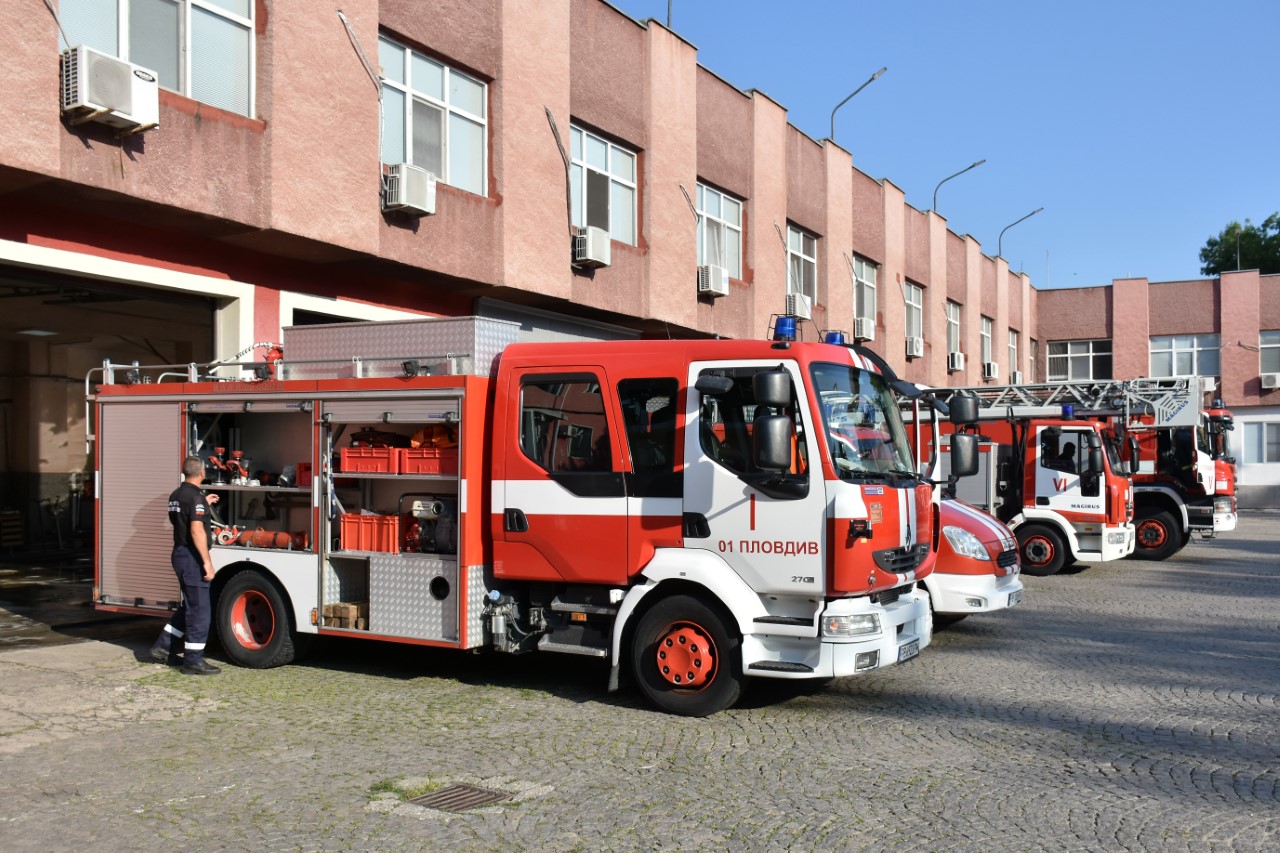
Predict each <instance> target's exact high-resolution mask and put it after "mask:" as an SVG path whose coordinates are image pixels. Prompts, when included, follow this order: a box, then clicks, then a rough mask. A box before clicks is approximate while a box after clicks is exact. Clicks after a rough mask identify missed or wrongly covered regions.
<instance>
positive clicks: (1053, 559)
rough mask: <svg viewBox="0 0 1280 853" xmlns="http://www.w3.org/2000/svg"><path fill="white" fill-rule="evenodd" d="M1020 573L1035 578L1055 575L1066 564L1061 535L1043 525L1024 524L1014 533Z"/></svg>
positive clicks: (1065, 548) (1064, 546) (1065, 551)
mask: <svg viewBox="0 0 1280 853" xmlns="http://www.w3.org/2000/svg"><path fill="white" fill-rule="evenodd" d="M1015 533H1016V535H1017V537H1018V551H1019V552H1020V553H1019V556H1020V557H1021V558H1022V571H1023V572H1024V573H1025V574H1028V575H1035V576H1036V577H1046V576H1048V575H1056V574H1057V573H1058V571H1059V570H1060V569H1061V568H1062V567H1063V566H1064V565H1066V563H1067V546H1066V543H1065V542H1063V541H1062V535H1061V534H1059V533H1058V531H1056V530H1054V529H1053V528H1052V527H1049V526H1048V525H1044V524H1024V525H1022V526H1021V527H1019V528H1018V529H1017V530H1016V531H1015Z"/></svg>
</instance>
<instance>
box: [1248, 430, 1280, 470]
mask: <svg viewBox="0 0 1280 853" xmlns="http://www.w3.org/2000/svg"><path fill="white" fill-rule="evenodd" d="M1277 462H1280V423H1246V424H1245V425H1244V453H1243V463H1244V464H1245V465H1265V464H1268V463H1277Z"/></svg>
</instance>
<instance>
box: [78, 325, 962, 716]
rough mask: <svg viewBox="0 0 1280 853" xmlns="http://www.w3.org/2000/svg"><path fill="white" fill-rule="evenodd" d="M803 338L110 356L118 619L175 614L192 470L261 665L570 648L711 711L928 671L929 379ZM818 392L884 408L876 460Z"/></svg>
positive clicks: (102, 378) (224, 618)
mask: <svg viewBox="0 0 1280 853" xmlns="http://www.w3.org/2000/svg"><path fill="white" fill-rule="evenodd" d="M788 319H790V318H781V319H780V320H779V321H778V323H777V328H776V332H775V335H774V337H775V340H773V341H708V340H699V341H694V340H686V341H669V340H668V341H631V342H608V343H554V344H534V343H517V342H516V336H517V332H518V328H519V327H518V325H517V324H514V323H508V322H504V321H498V320H486V319H479V318H451V319H441V320H424V321H410V322H390V323H356V324H343V325H331V326H303V327H294V328H291V329H288V330H286V332H285V339H284V345H283V351H284V357H283V358H277V359H275V360H273V361H272V362H270V363H269V364H263V363H259V364H258V365H257V366H256V367H255V368H253V370H254V371H255V372H256V376H254V375H253V374H252V373H248V372H247V371H248V370H249V368H247V367H246V366H244V365H220V366H211V367H208V368H204V367H199V366H196V365H188V366H185V367H183V368H179V369H172V368H160V369H157V370H151V369H148V368H145V367H139V366H136V365H128V366H118V365H112V364H104V365H103V367H102V368H101V369H100V374H98V373H97V372H96V371H95V374H91V377H90V379H91V385H96V390H95V392H94V393H93V394H92V395H91V397H90V400H91V404H92V406H93V409H94V412H95V416H94V436H93V438H94V439H95V444H96V449H95V459H96V462H95V465H96V468H97V471H98V478H97V482H98V489H99V492H98V500H97V507H98V512H99V519H98V522H99V523H98V526H97V530H98V534H97V536H98V539H97V543H96V549H97V553H96V574H95V590H94V598H95V601H96V603H97V606H98V607H100V608H103V609H111V610H121V611H128V612H138V613H164V612H166V611H168V610H170V609H171V608H173V607H174V606H176V601H175V599H176V598H177V585H176V582H175V579H174V576H173V573H172V570H171V569H170V567H169V564H168V552H169V550H170V545H169V540H170V533H169V530H168V524H167V520H166V517H165V511H164V500H165V498H166V496H167V495H168V493H169V491H170V490H171V489H172V488H173V487H174V485H175V481H176V474H175V473H174V472H176V471H177V469H178V465H179V462H180V460H181V459H182V458H183V456H184V455H187V454H195V455H199V456H201V457H202V458H205V459H212V460H215V461H214V462H211V466H210V467H211V469H212V470H215V471H219V472H223V476H221V477H210V478H209V481H208V482H206V486H205V487H206V488H207V489H209V490H212V491H216V492H219V493H221V495H222V500H221V501H220V502H219V504H218V507H219V510H220V512H221V519H220V526H219V529H218V531H217V535H216V539H217V543H218V544H217V545H215V546H214V547H213V548H212V556H213V562H214V564H215V566H216V568H217V570H218V571H217V575H216V577H215V580H214V582H213V586H212V594H213V597H214V600H215V605H214V613H215V616H214V628H215V631H216V633H217V634H218V636H219V638H220V640H221V643H222V646H223V648H224V649H225V651H226V655H227V657H228V658H229V659H230V660H232V661H233V662H235V663H237V664H241V665H244V666H250V667H269V666H277V665H281V664H286V663H289V662H290V661H291V660H293V659H294V657H295V656H296V655H297V654H298V653H300V652H301V651H302V650H303V648H304V646H305V645H306V643H307V641H308V640H310V639H311V638H313V637H314V636H316V635H334V636H344V637H361V638H369V639H379V640H391V641H398V642H405V643H418V644H423V645H431V646H440V647H448V648H455V649H483V648H488V649H496V650H498V651H503V652H511V653H520V652H528V651H533V650H543V651H552V652H564V653H570V654H579V655H588V656H594V657H599V658H606V659H608V660H609V662H610V664H611V667H610V684H609V687H610V689H616V688H617V687H618V685H619V681H620V678H621V676H622V675H623V674H627V675H628V676H629V677H632V678H633V679H634V682H635V683H636V685H638V688H639V690H640V691H641V692H642V693H643V694H644V695H645V696H646V697H647V698H648V699H649V700H651V701H652V702H653V703H654V704H656V705H657V706H658V707H660V708H662V709H664V710H666V711H669V712H673V713H677V714H685V715H704V714H709V713H713V712H715V711H718V710H721V709H723V708H726V707H729V706H730V705H732V704H733V703H734V702H735V701H736V700H737V698H738V696H739V693H740V691H741V690H742V687H743V684H744V682H745V680H746V679H747V678H751V677H760V678H785V679H806V678H830V677H838V676H850V675H855V674H858V673H862V672H867V671H870V670H874V669H877V668H880V667H885V666H889V665H892V664H896V663H899V662H902V661H906V660H909V659H911V658H913V657H914V656H915V655H916V654H918V653H919V652H920V650H921V649H923V648H924V647H925V646H927V645H928V643H929V639H930V635H931V629H930V620H929V604H928V600H927V598H926V596H925V595H924V593H922V592H920V591H918V590H917V589H916V583H917V581H919V580H920V579H921V577H922V576H924V575H925V574H927V572H928V570H929V569H930V568H931V566H932V561H933V558H934V555H935V554H936V549H937V542H936V540H937V535H938V524H937V513H938V508H937V500H938V494H937V492H938V489H937V487H936V484H935V483H934V482H931V481H930V480H928V479H926V478H924V477H922V476H920V475H919V474H918V473H916V471H915V469H914V467H913V465H912V459H911V451H910V447H909V445H908V443H907V439H906V435H905V433H904V429H903V425H902V421H901V418H900V415H899V413H898V410H897V407H896V404H895V402H894V397H893V393H894V392H895V391H897V392H898V393H903V392H904V391H907V392H909V391H910V388H911V386H909V385H908V384H907V383H904V382H901V381H899V380H897V379H896V378H895V377H893V376H892V375H891V373H890V374H889V375H885V373H883V372H882V369H883V368H884V367H885V366H884V365H883V362H882V361H880V360H879V359H878V358H876V357H874V356H873V354H870V353H866V352H863V351H862V350H860V349H859V348H857V347H847V346H844V345H836V344H831V343H813V342H802V341H796V340H794V339H793V338H794V334H793V333H789V329H791V328H794V326H793V324H787V323H784V321H785V320H788ZM277 355H278V354H277ZM93 380H96V382H95V381H93ZM823 392H836V393H840V394H844V395H848V396H853V395H858V396H859V397H860V398H862V399H864V400H866V401H868V402H867V405H869V406H874V407H875V408H876V409H878V411H879V423H880V424H881V425H882V427H883V431H884V435H883V436H882V437H881V439H880V442H879V446H878V447H877V448H876V452H875V453H873V454H867V455H865V456H858V457H856V458H855V457H852V456H849V455H843V456H842V457H841V458H840V459H839V460H837V459H836V458H834V457H833V452H832V450H833V444H834V442H833V441H831V440H830V436H831V433H832V432H833V431H834V427H833V425H832V424H829V423H827V422H826V420H825V409H824V407H823V405H822V403H821V399H822V397H821V395H822V393H823ZM967 414H972V407H968V409H967ZM952 416H953V417H954V418H957V419H963V418H964V417H965V416H966V407H964V406H957V407H954V408H953V415H952ZM952 448H953V449H952V457H951V458H950V459H948V462H949V463H950V465H951V467H952V470H955V471H957V472H958V473H960V474H963V473H965V472H966V471H970V470H971V469H972V467H973V466H974V465H976V442H974V441H967V442H961V443H959V444H955V443H953V445H952ZM228 459H235V460H236V464H235V466H234V467H233V468H232V470H231V474H232V476H227V475H226V473H225V470H224V469H227V468H228V467H229V466H228V464H227V460H228ZM219 481H220V482H219Z"/></svg>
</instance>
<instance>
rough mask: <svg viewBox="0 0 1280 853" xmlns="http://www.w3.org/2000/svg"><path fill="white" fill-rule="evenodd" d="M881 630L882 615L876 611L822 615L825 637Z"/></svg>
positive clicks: (848, 635)
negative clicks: (846, 614) (875, 612)
mask: <svg viewBox="0 0 1280 853" xmlns="http://www.w3.org/2000/svg"><path fill="white" fill-rule="evenodd" d="M879 632H880V617H879V616H877V615H876V614H874V613H859V614H856V615H848V616H824V617H822V636H824V637H858V636H861V635H863V634H878V633H879Z"/></svg>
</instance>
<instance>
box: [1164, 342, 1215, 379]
mask: <svg viewBox="0 0 1280 853" xmlns="http://www.w3.org/2000/svg"><path fill="white" fill-rule="evenodd" d="M1151 375H1152V376H1217V375H1218V336H1217V335H1165V336H1162V337H1155V338H1152V339H1151Z"/></svg>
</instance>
